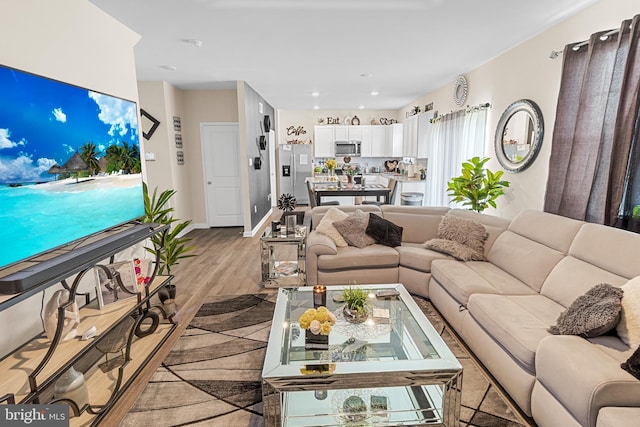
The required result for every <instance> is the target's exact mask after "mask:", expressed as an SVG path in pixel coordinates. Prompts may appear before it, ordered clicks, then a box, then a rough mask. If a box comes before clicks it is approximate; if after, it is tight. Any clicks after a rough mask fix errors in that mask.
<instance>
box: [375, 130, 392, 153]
mask: <svg viewBox="0 0 640 427" xmlns="http://www.w3.org/2000/svg"><path fill="white" fill-rule="evenodd" d="M392 136H393V135H392V133H391V126H371V156H370V157H389V156H391V154H392V151H393V150H392V147H393V143H392V140H391V138H392Z"/></svg>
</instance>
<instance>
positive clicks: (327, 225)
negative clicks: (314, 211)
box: [316, 208, 349, 247]
mask: <svg viewBox="0 0 640 427" xmlns="http://www.w3.org/2000/svg"><path fill="white" fill-rule="evenodd" d="M348 216H349V214H347V213H345V212H343V211H341V210H340V209H337V208H330V209H329V210H327V212H326V213H325V214H324V216H323V217H322V220H321V221H320V224H318V226H317V227H316V231H317V232H318V233H322V234H324V235H327V236H329V237H330V238H331V239H332V240H333V241H334V242H336V246H338V247H344V246H348V244H347V241H346V240H344V237H342V234H340V232H339V231H338V230H337V229H336V228H335V227H334V226H333V223H334V222H335V221H342V220H344V219H347V217H348Z"/></svg>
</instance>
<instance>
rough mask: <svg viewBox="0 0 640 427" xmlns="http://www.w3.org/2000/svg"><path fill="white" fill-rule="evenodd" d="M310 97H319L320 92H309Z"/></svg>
mask: <svg viewBox="0 0 640 427" xmlns="http://www.w3.org/2000/svg"><path fill="white" fill-rule="evenodd" d="M311 96H320V92H316V91H314V92H311Z"/></svg>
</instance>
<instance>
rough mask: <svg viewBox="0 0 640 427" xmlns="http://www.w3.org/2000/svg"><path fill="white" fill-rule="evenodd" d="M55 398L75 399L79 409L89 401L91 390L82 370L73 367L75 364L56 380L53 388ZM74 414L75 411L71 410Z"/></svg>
mask: <svg viewBox="0 0 640 427" xmlns="http://www.w3.org/2000/svg"><path fill="white" fill-rule="evenodd" d="M53 397H54V399H69V400H73V401H74V402H75V403H76V405H78V408H79V409H82V407H83V406H84V405H86V404H88V403H89V391H88V390H87V384H86V383H85V381H84V375H82V372H78V371H76V370H75V369H73V366H72V367H70V368H69V369H67V370H66V371H65V373H64V374H62V376H61V377H60V378H59V379H58V381H56V384H55V386H54V389H53ZM71 416H73V411H71Z"/></svg>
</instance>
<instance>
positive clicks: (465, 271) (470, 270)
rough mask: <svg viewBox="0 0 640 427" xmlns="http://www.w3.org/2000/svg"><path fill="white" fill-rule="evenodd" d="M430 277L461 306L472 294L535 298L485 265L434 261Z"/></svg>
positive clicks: (506, 276)
mask: <svg viewBox="0 0 640 427" xmlns="http://www.w3.org/2000/svg"><path fill="white" fill-rule="evenodd" d="M431 275H432V276H433V279H434V280H436V281H437V282H438V283H439V284H440V285H441V286H442V287H443V288H444V289H445V290H446V291H447V292H448V293H449V294H451V296H452V297H453V298H454V299H455V300H456V301H458V303H460V304H462V305H466V304H467V303H468V301H469V297H470V296H471V295H472V294H476V293H480V294H508V295H537V293H536V292H535V291H533V290H532V289H531V288H530V287H528V286H527V285H525V284H524V283H522V282H521V281H519V280H518V279H516V278H515V277H513V276H511V275H509V274H508V273H506V272H505V271H504V270H501V269H499V268H498V267H496V266H495V265H493V264H491V263H488V262H482V261H470V262H464V263H463V262H460V261H456V260H451V259H434V260H433V261H432V263H431Z"/></svg>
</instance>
